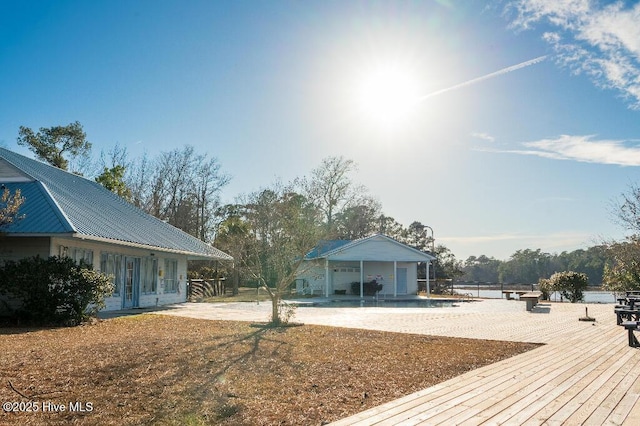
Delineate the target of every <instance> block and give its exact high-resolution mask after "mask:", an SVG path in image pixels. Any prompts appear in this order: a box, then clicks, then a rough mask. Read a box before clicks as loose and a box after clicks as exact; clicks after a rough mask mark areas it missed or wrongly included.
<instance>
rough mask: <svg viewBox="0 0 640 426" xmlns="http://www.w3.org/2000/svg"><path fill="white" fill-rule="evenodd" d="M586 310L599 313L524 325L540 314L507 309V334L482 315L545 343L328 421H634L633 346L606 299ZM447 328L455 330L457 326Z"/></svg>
mask: <svg viewBox="0 0 640 426" xmlns="http://www.w3.org/2000/svg"><path fill="white" fill-rule="evenodd" d="M514 303H515V302H514ZM590 306H591V305H590ZM563 309H566V308H565V307H564V306H561V305H553V304H552V305H550V307H549V310H550V311H554V310H556V311H558V310H563ZM581 309H584V308H581ZM574 312H575V311H574ZM592 312H594V313H595V315H591V314H592ZM589 314H590V316H597V319H598V321H597V322H595V323H590V322H579V321H577V317H576V316H575V315H573V316H572V318H571V321H570V322H567V319H566V318H564V319H563V320H562V321H556V320H554V322H557V324H560V325H561V326H559V327H558V326H556V327H552V324H546V325H545V326H544V327H542V326H541V327H537V326H535V324H534V326H531V325H530V324H531V323H535V322H536V321H537V318H541V316H540V314H538V315H539V316H538V317H535V315H536V314H529V315H532V316H533V317H531V316H530V317H529V318H530V321H531V323H527V320H526V316H522V315H513V317H514V318H513V320H514V321H516V322H517V323H518V324H512V325H511V326H510V327H509V330H510V331H509V333H506V336H501V335H500V330H501V328H500V326H496V327H491V324H486V321H485V327H486V328H487V329H489V330H490V329H492V328H493V329H494V331H495V332H496V333H497V334H496V337H495V338H496V339H501V338H502V337H506V338H507V339H513V340H521V339H518V338H516V336H517V332H516V333H514V332H513V330H517V329H519V330H520V336H521V337H522V336H524V339H522V340H526V341H540V342H545V343H546V344H545V345H544V346H541V347H540V348H537V349H535V350H533V351H530V352H527V353H524V354H521V355H518V356H516V357H513V358H510V359H507V360H504V361H501V362H498V363H496V364H492V365H489V366H486V367H483V368H480V369H477V370H474V371H471V372H468V373H466V374H464V375H462V376H459V377H457V378H454V379H451V380H448V381H446V382H443V383H440V384H438V385H436V386H433V387H430V388H428V389H424V390H422V391H420V392H417V393H414V394H411V395H408V396H406V397H404V398H401V399H398V400H395V401H392V402H389V403H387V404H384V405H381V406H378V407H375V408H373V409H370V410H367V411H364V412H362V413H359V414H357V415H355V416H352V417H348V418H346V419H342V420H340V421H338V422H335V423H332V424H333V425H336V426H338V425H340V426H344V425H418V424H421V425H439V424H442V425H457V424H469V425H479V424H487V425H497V424H506V425H543V424H544V425H560V424H563V425H582V424H584V425H605V424H606V425H620V424H628V425H640V350H639V349H637V348H630V347H629V346H628V345H627V334H626V331H625V330H624V328H622V327H620V326H616V321H615V315H614V313H613V305H603V306H597V305H595V306H593V307H590V308H589ZM541 315H544V314H541ZM554 318H562V315H561V314H560V315H556V316H554ZM505 319H506V318H502V319H501V320H502V321H504V320H505ZM505 331H506V329H505ZM438 334H441V335H446V334H447V333H446V332H441V333H438ZM451 334H452V335H454V336H458V335H460V332H459V328H456V327H455V326H454V327H452V333H451ZM479 334H482V333H479ZM536 334H537V338H536Z"/></svg>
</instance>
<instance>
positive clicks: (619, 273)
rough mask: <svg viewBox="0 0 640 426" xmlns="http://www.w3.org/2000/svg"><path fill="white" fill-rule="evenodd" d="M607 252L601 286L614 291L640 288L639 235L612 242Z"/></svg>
mask: <svg viewBox="0 0 640 426" xmlns="http://www.w3.org/2000/svg"><path fill="white" fill-rule="evenodd" d="M608 253H609V256H608V257H609V261H608V262H607V264H606V265H605V267H604V275H603V287H604V288H605V289H606V290H608V291H611V292H616V293H622V292H625V291H632V290H640V237H639V236H637V235H636V236H631V237H629V238H627V240H626V241H622V242H612V243H610V244H609V246H608Z"/></svg>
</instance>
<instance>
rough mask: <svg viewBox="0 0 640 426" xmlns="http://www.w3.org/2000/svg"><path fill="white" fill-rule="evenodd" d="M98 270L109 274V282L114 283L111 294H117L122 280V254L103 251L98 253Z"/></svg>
mask: <svg viewBox="0 0 640 426" xmlns="http://www.w3.org/2000/svg"><path fill="white" fill-rule="evenodd" d="M100 271H101V272H102V273H103V274H106V275H110V276H111V283H112V284H113V285H114V290H113V296H119V295H120V290H121V289H122V283H123V281H124V262H123V259H122V255H119V254H111V253H104V252H103V253H102V254H101V255H100Z"/></svg>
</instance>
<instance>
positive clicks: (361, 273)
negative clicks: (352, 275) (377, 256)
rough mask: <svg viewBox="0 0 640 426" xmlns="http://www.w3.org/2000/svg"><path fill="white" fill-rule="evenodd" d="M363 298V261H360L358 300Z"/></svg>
mask: <svg viewBox="0 0 640 426" xmlns="http://www.w3.org/2000/svg"><path fill="white" fill-rule="evenodd" d="M363 297H364V261H363V260H361V261H360V299H362V298H363Z"/></svg>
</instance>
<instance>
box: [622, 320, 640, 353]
mask: <svg viewBox="0 0 640 426" xmlns="http://www.w3.org/2000/svg"><path fill="white" fill-rule="evenodd" d="M621 325H622V326H623V327H624V328H625V330H627V333H628V334H629V336H628V337H629V346H631V347H632V348H637V347H640V342H638V339H637V338H636V335H635V334H633V332H634V331H635V330H637V329H638V321H623V322H622V324H621Z"/></svg>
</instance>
